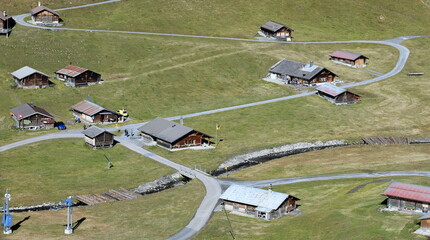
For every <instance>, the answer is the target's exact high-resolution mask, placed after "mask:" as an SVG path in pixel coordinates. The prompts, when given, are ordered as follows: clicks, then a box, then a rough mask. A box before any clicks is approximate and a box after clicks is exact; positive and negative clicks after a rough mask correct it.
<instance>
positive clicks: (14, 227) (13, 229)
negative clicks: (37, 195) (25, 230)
mask: <svg viewBox="0 0 430 240" xmlns="http://www.w3.org/2000/svg"><path fill="white" fill-rule="evenodd" d="M28 219H30V216H27V217H25V218H24V219H22V220H21V221H19V222H17V223H15V225H13V226H12V227H10V229H11V230H12V231H14V232H15V231H16V230H18V229H19V228H20V227H21V224H22V223H23V222H25V221H27V220H28Z"/></svg>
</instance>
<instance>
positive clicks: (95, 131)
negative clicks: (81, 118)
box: [82, 126, 114, 138]
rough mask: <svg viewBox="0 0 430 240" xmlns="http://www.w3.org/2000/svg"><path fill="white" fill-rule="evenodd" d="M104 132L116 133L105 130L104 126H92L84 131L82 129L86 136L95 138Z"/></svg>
mask: <svg viewBox="0 0 430 240" xmlns="http://www.w3.org/2000/svg"><path fill="white" fill-rule="evenodd" d="M104 132H107V133H109V134H112V135H114V134H113V133H111V132H109V131H106V130H104V129H102V128H99V127H96V126H91V127H89V128H87V129H85V130H84V131H82V133H83V134H84V135H85V136H88V137H90V138H95V137H97V136H98V135H100V134H102V133H104Z"/></svg>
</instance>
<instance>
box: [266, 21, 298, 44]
mask: <svg viewBox="0 0 430 240" xmlns="http://www.w3.org/2000/svg"><path fill="white" fill-rule="evenodd" d="M260 30H261V32H262V33H263V34H264V35H265V36H266V37H269V38H275V39H278V40H283V41H291V39H292V38H293V37H292V36H291V33H292V32H293V31H294V30H293V29H292V28H289V27H287V26H285V25H283V24H280V23H277V22H273V21H268V22H267V23H265V24H264V25H263V26H261V27H260Z"/></svg>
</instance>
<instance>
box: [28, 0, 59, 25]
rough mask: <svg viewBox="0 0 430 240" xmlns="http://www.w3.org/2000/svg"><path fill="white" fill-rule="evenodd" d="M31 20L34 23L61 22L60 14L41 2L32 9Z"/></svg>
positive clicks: (55, 23) (51, 23)
mask: <svg viewBox="0 0 430 240" xmlns="http://www.w3.org/2000/svg"><path fill="white" fill-rule="evenodd" d="M30 14H31V20H32V22H33V23H34V24H41V25H48V26H55V25H59V23H60V14H58V13H56V12H54V11H53V10H51V9H49V8H47V7H45V6H43V5H41V4H40V2H39V5H38V6H37V7H35V8H33V9H31V10H30Z"/></svg>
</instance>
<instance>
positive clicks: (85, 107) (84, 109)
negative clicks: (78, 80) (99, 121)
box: [71, 100, 121, 116]
mask: <svg viewBox="0 0 430 240" xmlns="http://www.w3.org/2000/svg"><path fill="white" fill-rule="evenodd" d="M71 108H72V110H73V111H77V112H81V113H84V114H86V115H88V116H94V115H95V114H97V113H99V112H101V111H108V112H111V113H112V114H115V115H118V116H120V115H121V114H119V113H117V112H115V111H113V110H110V109H107V108H104V107H102V106H100V105H98V104H95V103H93V102H90V101H88V100H83V101H81V102H78V103H76V104H75V105H73V106H72V107H71Z"/></svg>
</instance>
